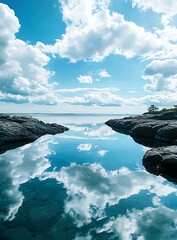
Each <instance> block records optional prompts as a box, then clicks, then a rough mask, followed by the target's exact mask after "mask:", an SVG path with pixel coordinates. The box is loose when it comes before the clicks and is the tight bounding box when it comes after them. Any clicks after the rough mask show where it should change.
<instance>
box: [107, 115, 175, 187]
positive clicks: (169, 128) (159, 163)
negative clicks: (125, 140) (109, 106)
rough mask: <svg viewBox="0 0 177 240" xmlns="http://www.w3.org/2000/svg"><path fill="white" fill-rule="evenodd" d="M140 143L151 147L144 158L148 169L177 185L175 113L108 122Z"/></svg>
mask: <svg viewBox="0 0 177 240" xmlns="http://www.w3.org/2000/svg"><path fill="white" fill-rule="evenodd" d="M105 124H106V125H108V126H110V127H111V128H112V129H113V130H115V131H116V132H119V133H124V134H129V135H130V136H131V137H132V138H133V139H134V140H135V141H136V142H137V143H140V144H142V145H144V146H148V147H151V148H152V149H150V150H148V151H147V152H146V154H145V155H144V157H143V165H144V167H145V169H146V170H147V171H148V172H150V173H152V174H155V175H161V176H163V177H164V178H166V179H167V180H169V181H171V182H173V183H176V184H177V116H176V114H175V113H170V114H165V115H160V114H147V115H141V116H135V117H128V118H127V117H126V118H123V119H112V120H109V121H107V122H106V123H105Z"/></svg>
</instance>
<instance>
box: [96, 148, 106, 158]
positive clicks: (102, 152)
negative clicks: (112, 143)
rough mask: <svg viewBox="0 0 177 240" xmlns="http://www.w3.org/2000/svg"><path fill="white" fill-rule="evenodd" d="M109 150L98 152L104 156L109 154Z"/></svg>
mask: <svg viewBox="0 0 177 240" xmlns="http://www.w3.org/2000/svg"><path fill="white" fill-rule="evenodd" d="M107 152H109V150H103V149H102V150H99V151H98V152H97V153H98V155H100V156H101V157H104V156H105V155H106V154H107Z"/></svg>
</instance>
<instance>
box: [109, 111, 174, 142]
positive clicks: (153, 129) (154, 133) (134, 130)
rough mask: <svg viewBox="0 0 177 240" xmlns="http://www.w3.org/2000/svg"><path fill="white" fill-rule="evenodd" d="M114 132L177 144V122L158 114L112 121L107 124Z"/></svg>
mask: <svg viewBox="0 0 177 240" xmlns="http://www.w3.org/2000/svg"><path fill="white" fill-rule="evenodd" d="M105 124H106V125H108V126H110V127H111V128H112V129H113V130H115V131H117V132H120V133H125V134H129V135H130V136H132V137H133V138H134V137H135V138H137V137H140V138H145V139H147V138H150V139H152V140H153V141H154V142H157V143H159V142H162V145H163V143H164V144H174V145H175V144H177V120H175V119H172V117H171V119H170V120H168V119H167V117H166V118H165V119H163V118H162V116H161V115H158V114H155V115H153V114H148V115H141V116H135V117H128V118H127V117H126V118H123V119H112V120H109V121H107V122H106V123H105Z"/></svg>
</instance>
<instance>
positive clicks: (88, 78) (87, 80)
mask: <svg viewBox="0 0 177 240" xmlns="http://www.w3.org/2000/svg"><path fill="white" fill-rule="evenodd" d="M77 80H78V81H79V82H80V83H92V82H93V80H92V77H91V76H87V75H80V76H79V77H78V78H77Z"/></svg>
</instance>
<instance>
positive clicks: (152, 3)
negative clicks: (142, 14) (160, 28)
mask: <svg viewBox="0 0 177 240" xmlns="http://www.w3.org/2000/svg"><path fill="white" fill-rule="evenodd" d="M132 5H133V7H135V6H136V7H138V8H141V9H142V10H144V11H146V10H148V9H152V10H153V11H154V12H156V13H165V14H168V15H176V14H177V2H176V1H175V0H171V1H170V2H169V1H164V0H149V1H146V0H132Z"/></svg>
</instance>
